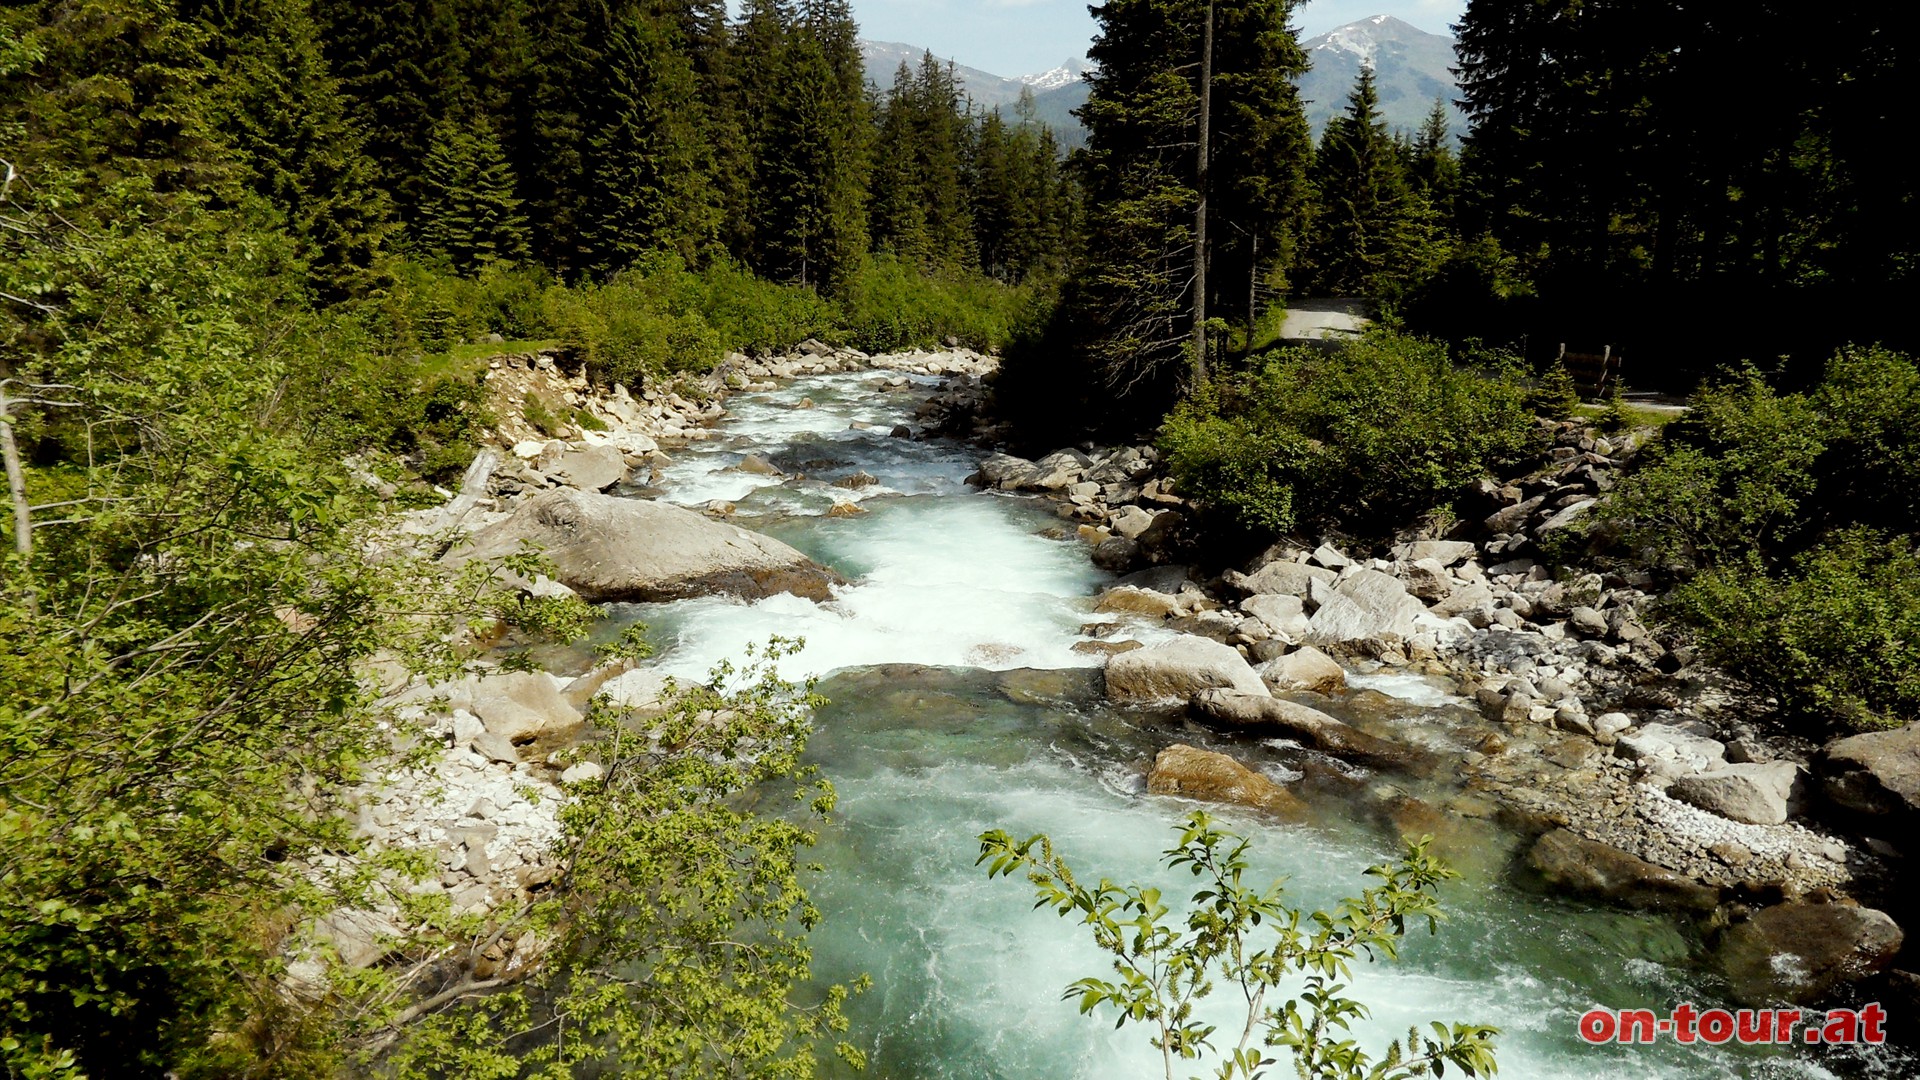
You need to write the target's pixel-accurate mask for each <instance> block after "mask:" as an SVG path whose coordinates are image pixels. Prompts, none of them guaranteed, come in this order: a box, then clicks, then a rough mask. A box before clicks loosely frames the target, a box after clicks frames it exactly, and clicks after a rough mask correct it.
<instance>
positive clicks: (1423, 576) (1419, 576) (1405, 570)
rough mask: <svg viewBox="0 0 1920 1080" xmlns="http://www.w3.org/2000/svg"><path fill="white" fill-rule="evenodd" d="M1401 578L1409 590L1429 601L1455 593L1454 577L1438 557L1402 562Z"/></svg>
mask: <svg viewBox="0 0 1920 1080" xmlns="http://www.w3.org/2000/svg"><path fill="white" fill-rule="evenodd" d="M1400 580H1401V581H1404V582H1406V583H1407V592H1409V593H1411V594H1413V595H1414V596H1417V597H1419V598H1420V599H1422V600H1425V601H1427V602H1428V603H1433V602H1435V601H1439V600H1445V599H1446V598H1447V597H1449V596H1451V595H1453V578H1452V577H1451V576H1449V575H1448V574H1447V570H1446V567H1443V566H1441V565H1440V561H1439V560H1438V559H1416V560H1414V561H1413V562H1409V563H1401V564H1400Z"/></svg>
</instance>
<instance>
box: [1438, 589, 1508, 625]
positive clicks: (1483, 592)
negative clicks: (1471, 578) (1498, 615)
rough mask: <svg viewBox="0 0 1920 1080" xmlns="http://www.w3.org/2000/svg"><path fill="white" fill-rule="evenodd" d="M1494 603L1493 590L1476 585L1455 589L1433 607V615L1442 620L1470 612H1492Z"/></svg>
mask: <svg viewBox="0 0 1920 1080" xmlns="http://www.w3.org/2000/svg"><path fill="white" fill-rule="evenodd" d="M1493 603H1494V601H1493V590H1492V589H1489V588H1487V587H1486V586H1485V585H1482V584H1478V583H1476V584H1473V585H1465V586H1462V587H1461V588H1458V589H1455V590H1454V591H1453V593H1452V594H1451V595H1449V596H1448V597H1447V598H1446V599H1444V600H1442V601H1440V602H1439V603H1437V604H1435V605H1433V613H1434V614H1435V615H1437V616H1439V617H1440V618H1443V619H1450V618H1452V617H1454V616H1455V615H1465V614H1467V613H1468V612H1470V611H1491V610H1493Z"/></svg>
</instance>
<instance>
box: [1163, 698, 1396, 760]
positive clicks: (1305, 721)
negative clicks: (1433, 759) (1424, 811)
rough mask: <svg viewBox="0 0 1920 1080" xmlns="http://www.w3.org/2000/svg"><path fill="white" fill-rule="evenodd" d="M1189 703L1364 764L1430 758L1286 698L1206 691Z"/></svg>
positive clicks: (1231, 722)
mask: <svg viewBox="0 0 1920 1080" xmlns="http://www.w3.org/2000/svg"><path fill="white" fill-rule="evenodd" d="M1189 704H1190V705H1191V706H1192V708H1193V711H1194V712H1195V713H1197V714H1199V715H1200V716H1201V717H1203V718H1205V719H1206V720H1208V721H1210V722H1212V723H1214V724H1217V725H1219V726H1223V727H1227V728H1231V729H1234V730H1240V731H1251V732H1265V733H1269V734H1280V735H1284V736H1286V737H1288V738H1292V739H1297V740H1299V741H1300V742H1301V743H1302V744H1304V745H1306V746H1310V747H1312V748H1313V749H1315V750H1319V751H1321V752H1322V753H1326V754H1332V755H1333V756H1335V757H1339V758H1346V759H1348V760H1351V761H1356V762H1359V763H1361V764H1363V765H1378V766H1382V767H1385V768H1391V769H1408V768H1412V767H1414V766H1416V765H1418V764H1420V763H1422V762H1424V761H1426V760H1427V755H1426V754H1425V753H1423V752H1421V751H1419V750H1416V749H1414V748H1412V747H1408V746H1402V745H1400V744H1399V743H1394V742H1389V741H1387V740H1386V739H1381V738H1377V737H1375V736H1372V735H1369V734H1367V733H1366V732H1364V731H1361V730H1360V729H1359V728H1356V727H1353V726H1351V725H1349V724H1344V723H1342V722H1340V721H1339V720H1336V719H1334V718H1333V717H1331V716H1328V715H1327V714H1326V713H1323V712H1321V711H1320V710H1318V709H1315V708H1311V707H1309V706H1306V705H1302V704H1300V703H1299V702H1295V701H1288V700H1286V699H1285V698H1276V697H1269V696H1267V695H1265V694H1245V693H1239V692H1237V691H1233V690H1205V691H1201V692H1200V693H1197V694H1195V695H1193V698H1192V700H1191V701H1190V702H1189Z"/></svg>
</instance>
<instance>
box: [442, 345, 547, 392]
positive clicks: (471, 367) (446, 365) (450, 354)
mask: <svg viewBox="0 0 1920 1080" xmlns="http://www.w3.org/2000/svg"><path fill="white" fill-rule="evenodd" d="M559 344H560V340H559V339H558V338H539V339H530V340H527V341H503V342H501V343H500V344H498V345H494V344H490V343H487V342H480V343H477V344H473V345H455V346H453V347H452V348H450V349H448V350H447V351H445V352H442V353H435V354H433V355H432V356H428V357H426V358H425V359H424V360H422V361H421V362H420V379H421V381H422V382H432V381H434V380H435V379H440V378H445V377H447V376H453V377H455V378H459V377H462V376H467V375H478V374H479V373H480V372H481V370H482V369H483V368H485V367H486V366H487V361H488V360H491V359H493V358H494V357H496V356H506V355H507V354H509V353H530V352H539V351H540V350H541V349H551V348H554V347H555V346H557V345H559Z"/></svg>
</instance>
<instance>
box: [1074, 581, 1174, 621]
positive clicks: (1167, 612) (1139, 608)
mask: <svg viewBox="0 0 1920 1080" xmlns="http://www.w3.org/2000/svg"><path fill="white" fill-rule="evenodd" d="M1093 610H1094V611H1097V612H1102V613H1109V612H1110V613H1116V614H1127V615H1146V616H1150V617H1152V618H1155V619H1165V618H1168V617H1170V616H1173V615H1177V614H1179V613H1180V611H1181V610H1182V608H1181V607H1180V600H1179V598H1178V597H1174V596H1169V595H1167V594H1166V593H1163V592H1160V591H1159V590H1157V589H1142V588H1139V587H1138V586H1134V585H1116V586H1114V587H1113V588H1111V589H1108V590H1107V591H1106V592H1103V593H1101V594H1100V598H1099V599H1098V600H1096V601H1094V605H1093Z"/></svg>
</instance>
